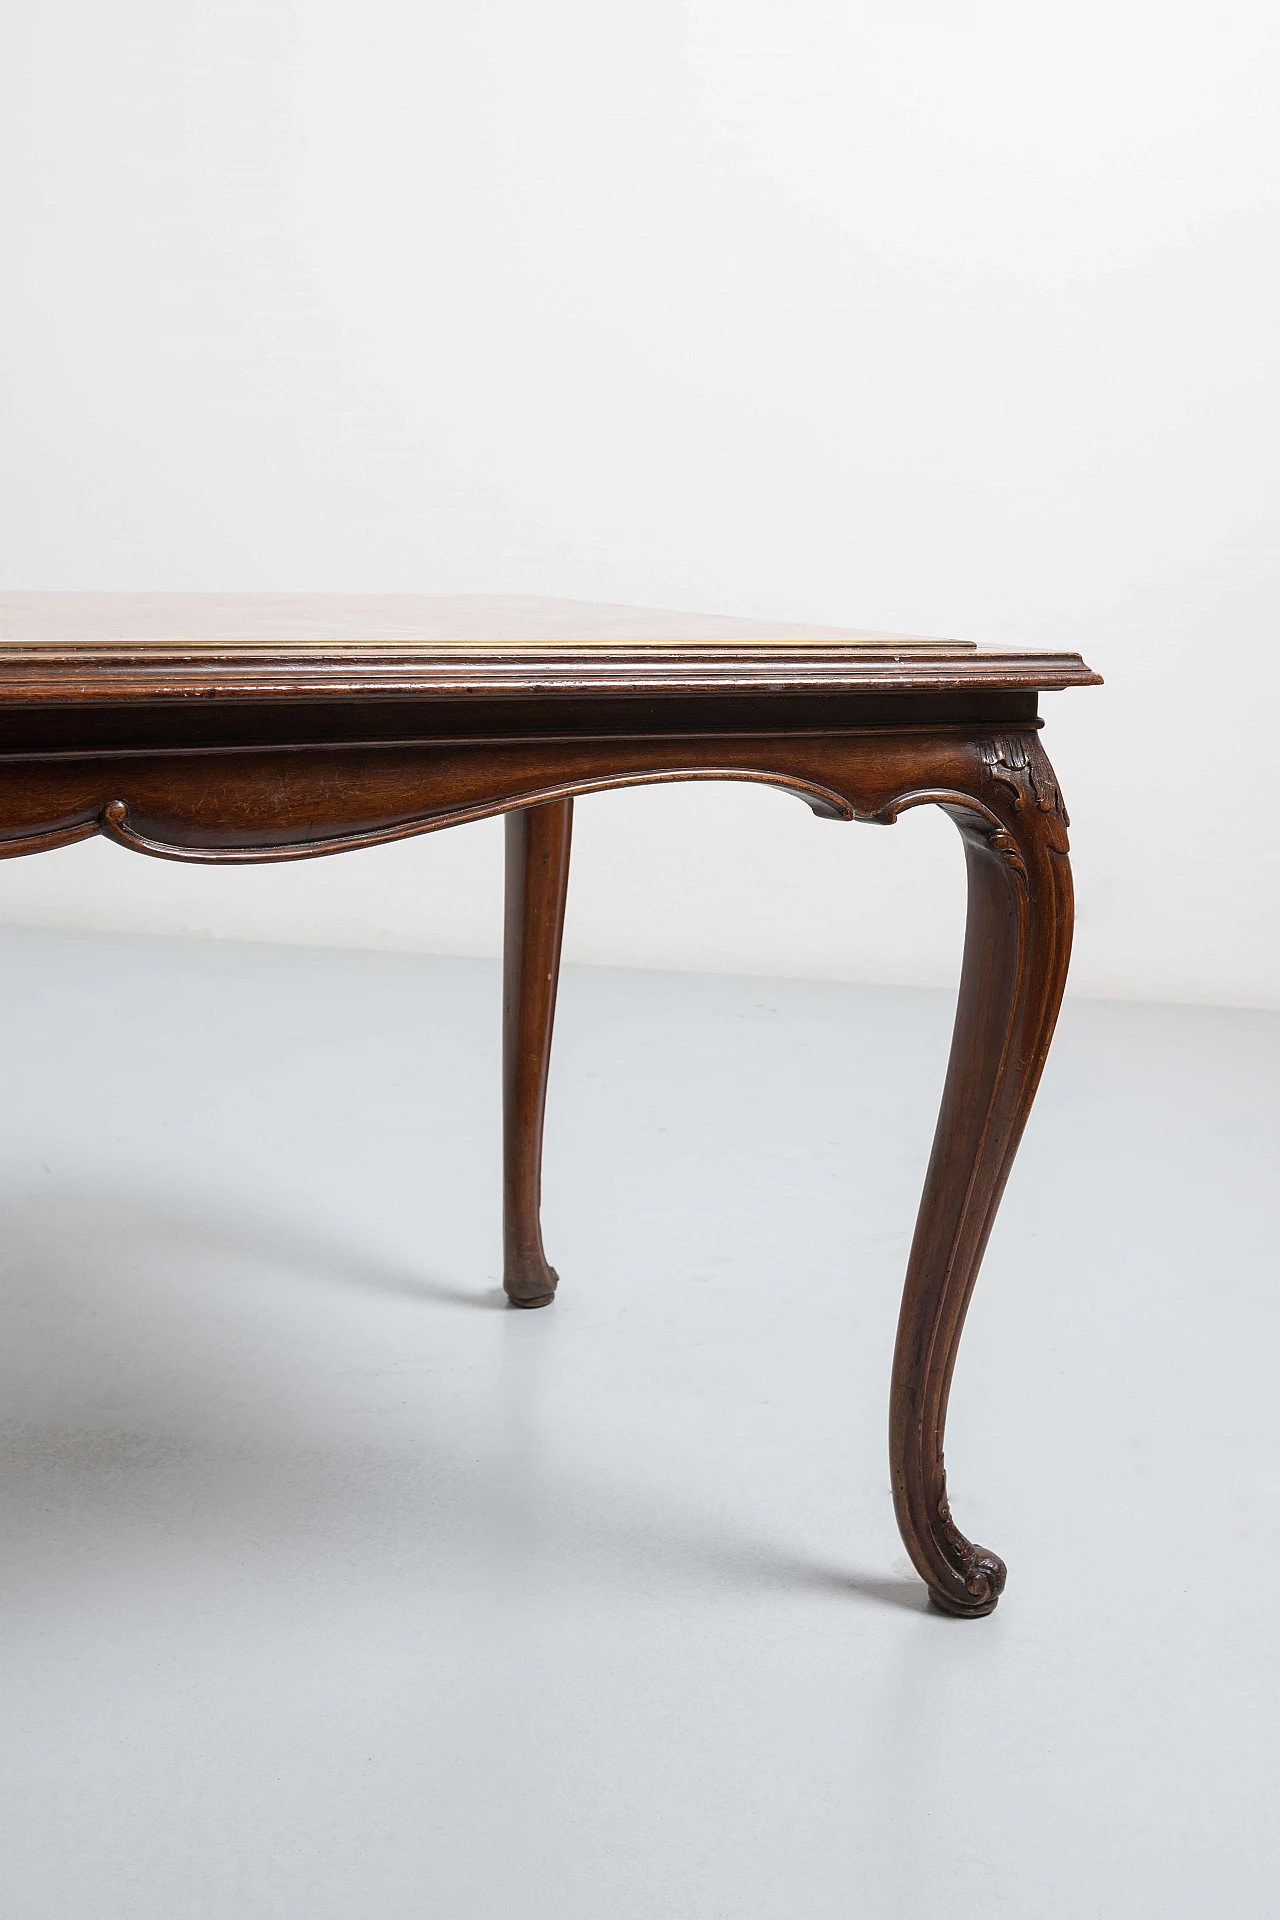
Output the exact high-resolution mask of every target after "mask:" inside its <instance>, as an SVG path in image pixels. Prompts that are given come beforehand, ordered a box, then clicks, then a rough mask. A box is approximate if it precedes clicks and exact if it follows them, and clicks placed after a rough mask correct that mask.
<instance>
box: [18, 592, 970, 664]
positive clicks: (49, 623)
mask: <svg viewBox="0 0 1280 1920" xmlns="http://www.w3.org/2000/svg"><path fill="white" fill-rule="evenodd" d="M121 644H123V645H135V646H155V647H166V646H167V647H178V648H184V647H192V646H197V647H216V646H236V647H241V646H254V645H260V646H266V647H360V646H366V647H395V648H401V647H419V646H421V647H429V648H431V649H433V650H439V649H442V648H443V649H453V648H467V649H469V648H481V647H498V648H520V647H530V648H534V649H540V648H543V647H557V646H563V647H600V648H603V649H606V650H607V649H609V648H619V649H628V650H629V649H631V648H635V647H681V646H686V647H695V648H699V649H700V648H703V647H707V646H725V647H730V648H743V647H757V646H759V647H777V646H795V647H806V646H808V647H819V648H821V647H838V648H844V647H867V648H871V649H888V650H891V651H892V652H894V653H900V652H904V651H907V652H916V651H920V652H926V653H928V652H938V651H942V652H948V653H949V652H954V651H956V650H962V651H965V652H969V651H972V648H973V643H972V642H971V641H962V640H934V639H922V638H920V637H918V636H916V635H909V634H886V633H868V632H866V631H864V630H860V629H858V628H844V627H811V626H799V625H796V624H795V623H794V622H788V621H776V620H742V619H734V618H730V617H729V616H727V615H720V614H705V613H676V612H672V611H670V610H669V609H667V608H663V607H626V606H613V605H611V604H609V603H608V602H606V601H594V600H547V599H539V598H534V597H530V596H525V595H522V594H447V593H259V594H249V593H0V646H43V645H50V646H64V647H65V646H77V645H79V646H94V645H107V646H110V645H121Z"/></svg>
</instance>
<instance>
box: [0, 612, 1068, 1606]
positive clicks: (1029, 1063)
mask: <svg viewBox="0 0 1280 1920" xmlns="http://www.w3.org/2000/svg"><path fill="white" fill-rule="evenodd" d="M22 598H23V596H10V598H9V600H8V601H7V602H6V603H5V606H4V607H3V608H0V612H2V613H3V621H0V628H2V629H3V632H0V857H2V856H5V855H15V854H23V853H32V852H39V851H41V850H44V849H48V848H53V847H57V846H61V845H65V844H67V843H69V842H71V841H75V840H80V839H83V838H85V837H86V836H87V835H90V834H95V833H100V834H103V835H105V836H107V837H108V838H110V839H112V840H114V841H115V842H116V843H117V844H118V845H120V846H122V847H126V848H129V849H131V850H133V851H135V852H141V853H147V854H151V855H154V856H157V857H160V858H162V859H169V860H182V861H192V862H196V863H204V864H223V863H228V862H230V863H236V862H263V861H276V860H295V859H308V858H314V857H316V856H318V855H322V854H326V853H333V852H340V851H343V850H346V849H350V848H358V847H363V846H372V845H377V844H379V843H381V842H384V841H391V840H397V839H402V838H405V837H407V836H409V835H413V834H417V833H428V832H433V831H436V830H438V829H439V828H441V827H447V826H451V825H455V824H458V823H459V822H462V821H467V820H475V819H479V818H481V817H483V816H484V815H487V814H495V813H506V814H508V816H509V819H508V828H507V834H508V841H507V846H508V867H507V875H508V879H507V885H508V896H507V938H506V967H505V1015H504V1063H505V1064H504V1091H505V1102H504V1112H505V1121H504V1131H505V1148H506V1151H505V1177H504V1202H505V1204H504V1218H505V1250H506V1270H505V1280H506V1286H507V1291H508V1294H509V1296H510V1297H511V1299H512V1300H513V1301H515V1302H516V1303H517V1304H520V1305H524V1306H539V1305H545V1304H547V1303H548V1302H549V1301H550V1299H551V1297H552V1294H553V1293H554V1290H555V1285H556V1275H555V1272H554V1270H553V1269H552V1268H551V1267H550V1266H549V1265H548V1263H547V1261H546V1257H545V1254H544V1252H543V1247H542V1238H541V1228H540V1222H539V1188H540V1174H541V1156H542V1120H543V1112H544V1107H545V1099H546V1089H547V1072H548V1063H549V1058H550V1048H551V1033H552V1021H553V1015H554V1008H555V991H556V975H557V971H558V965H559V954H560V941H561V934H562V930H563V924H564V907H565V895H566V887H567V879H568V866H569V843H570V821H571V807H572V800H573V798H574V796H575V795H578V794H585V793H591V792H594V791H600V790H602V789H604V788H609V787H619V786H635V785H644V784H647V783H653V782H663V781H669V780H723V779H731V780H748V781H752V782H758V783H763V784H766V785H771V786H776V787H778V788H781V789H783V790H784V791H787V792H790V793H792V794H794V795H796V796H797V797H799V798H800V799H802V800H804V801H805V803H806V804H807V805H808V806H809V807H811V808H812V809H813V811H814V812H815V813H817V814H819V815H821V816H823V817H825V818H827V819H832V820H861V821H866V822H870V823H874V824H879V825H891V824H892V823H893V822H894V821H895V820H896V819H897V818H898V817H899V816H900V815H901V814H902V813H903V812H904V811H906V810H907V809H908V808H911V807H916V806H924V805H931V806H939V807H941V808H942V809H943V810H944V811H945V812H946V813H947V814H948V815H949V816H950V817H951V819H952V820H953V821H954V822H955V824H956V826H957V827H958V829H959V831H960V835H961V839H962V841H963V844H964V850H965V856H966V859H967V862H968V871H969V920H968V932H967V936H966V945H965V959H964V975H963V983H962V986H961V991H960V997H959V1004H958V1009H957V1017H956V1027H955V1037H954V1042H953V1046H952V1053H951V1062H950V1066H949V1070H948V1075H947V1081H946V1088H945V1092H944V1096H943V1101H942V1110H941V1114H940V1116H939V1122H938V1130H937V1135H936V1138H935V1141H934V1148H933V1155H932V1159H931V1161H930V1165H929V1172H928V1177H927V1180H926V1183H925V1190H924V1196H923V1199H922V1203H921V1209H920V1217H919V1221H918V1224H917V1228H916V1235H915V1241H914V1244H913V1248H912V1253H911V1259H910V1264H909V1268H908V1273H907V1280H906V1287H905V1291H904V1296H903V1304H902V1316H901V1322H900V1327H899V1334H898V1344H897V1352H896V1357H895V1362H894V1371H893V1385H892V1394H891V1417H890V1453H891V1466H892V1476H893V1486H894V1497H895V1501H896V1505H897V1513H898V1520H899V1524H900V1526H901V1529H902V1533H903V1538H904V1540H905V1541H906V1544H907V1547H908V1550H909V1551H910V1553H911V1557H912V1559H913V1561H914V1563H915V1565H916V1566H917V1567H918V1568H919V1571H920V1573H921V1575H922V1577H923V1578H924V1580H925V1581H926V1582H927V1583H928V1585H929V1589H930V1592H931V1593H932V1595H933V1598H934V1600H935V1601H936V1602H937V1604H938V1605H939V1606H940V1607H943V1608H944V1609H946V1610H947V1611H949V1612H952V1613H959V1614H968V1615H978V1614H983V1613H987V1612H989V1611H990V1610H991V1608H992V1607H993V1606H994V1605H995V1604H996V1600H997V1599H998V1597H999V1593H1000V1590H1001V1587H1002V1586H1003V1583H1004V1567H1003V1564H1002V1562H1001V1561H1000V1560H999V1559H998V1558H997V1556H996V1555H995V1554H993V1553H990V1552H988V1551H987V1550H985V1549H984V1548H981V1547H977V1546H975V1545H973V1544H971V1543H970V1542H969V1541H968V1540H967V1539H966V1538H965V1536H964V1535H963V1534H962V1533H961V1532H960V1530H959V1528H958V1527H957V1525H956V1524H955V1522H954V1520H953V1519H952V1516H951V1510H950V1506H949V1502H948V1494H947V1483H946V1472H945V1466H944V1461H943V1439H944V1432H945V1425H946V1414H947V1400H948V1395H949V1392H950V1386H951V1379H952V1373H953V1369H954V1366H955V1360H956V1352H957V1347H958V1344H959V1339H960V1334H961V1329H962V1327H963V1323H964V1316H965V1312H966V1309H967V1306H968V1302H969V1298H970V1295H971V1292H972V1289H973V1284H974V1280H975V1278H976V1275H977V1271H978V1267H979V1264H980V1261H981V1259H982V1254H983V1250H984V1248H985V1246H986V1243H987V1238H988V1235H989V1234H990V1231H991V1225H992V1222H993V1220H994V1217H995V1211H996V1208H997V1206H998V1204H999V1200H1000V1195H1001V1192H1002V1190H1003V1187H1004V1183H1005V1180H1006V1179H1007V1177H1008V1173H1009V1168H1010V1165H1011V1163H1012V1159H1013V1155H1014V1153H1015V1151H1016V1148H1017V1144H1018V1140H1019V1137H1020V1135H1021V1132H1022V1128H1023V1126H1024V1124H1025V1122H1026V1118H1027V1114H1028V1111H1029V1109H1030V1105H1031V1101H1032V1099H1033V1097H1034V1094H1035V1089H1036V1085H1037V1082H1038V1080H1039V1077H1040V1072H1041V1069H1042V1067H1043V1064H1044V1059H1045V1055H1046V1052H1047V1049H1048V1046H1049V1042H1050V1039H1051V1037H1052V1032H1053V1025H1054V1021H1055V1018H1056V1016H1057V1011H1058V1005H1059V1002H1060V999H1061V996H1062V989H1063V983H1064V980H1065V976H1066V967H1067V959H1068V954H1069V950H1070V941H1071V911H1072V906H1071V898H1072V897H1071V878H1070V868H1069V863H1068V857H1067V831H1066V829H1067V817H1066V813H1065V810H1064V809H1063V806H1062V803H1061V798H1060V795H1059V792H1058V786H1057V781H1056V779H1055V777H1054V774H1053V771H1052V769H1051V768H1050V766H1049V763H1048V760H1047V759H1046V757H1045V754H1044V750H1043V748H1042V747H1041V744H1040V739H1039V727H1040V721H1039V717H1038V709H1037V696H1038V694H1039V692H1041V691H1044V690H1048V689H1060V688H1063V687H1069V686H1085V685H1090V684H1093V683H1095V682H1096V679H1097V676H1096V675H1095V674H1093V673H1091V672H1090V670H1089V669H1088V668H1087V667H1086V666H1084V664H1083V663H1082V662H1081V660H1080V659H1079V657H1078V656H1077V655H1074V654H1055V655H1041V654H994V653H983V652H981V651H978V650H975V649H972V648H965V647H963V646H960V645H958V644H955V643H938V642H931V643H927V644H919V645H912V644H910V643H906V642H897V641H891V640H876V641H868V640H866V639H865V638H856V639H855V638H851V637H850V636H838V637H836V638H831V637H828V636H825V635H819V636H816V637H815V638H814V639H813V640H812V641H809V640H808V639H807V638H806V637H805V636H804V634H803V632H801V633H800V634H799V635H797V634H796V632H795V631H794V630H792V631H791V632H790V633H789V634H788V635H787V636H786V637H785V639H784V638H775V639H771V638H770V637H769V636H768V635H767V634H763V635H742V634H740V633H734V634H721V635H720V636H719V637H714V636H713V637H710V638H708V637H697V636H693V635H691V637H690V639H689V640H688V641H687V642H686V643H684V644H680V643H679V642H678V640H673V638H672V637H671V635H670V633H669V632H667V633H666V634H665V635H664V637H663V638H662V639H661V641H660V642H659V641H654V642H652V643H650V642H648V641H646V640H645V639H644V637H643V636H642V635H641V636H640V637H637V636H636V633H635V631H634V623H633V625H632V626H630V627H629V626H628V625H627V622H626V621H623V620H621V619H620V618H619V619H617V620H615V622H614V625H613V627H612V629H611V631H610V634H609V635H608V636H606V638H605V639H604V640H598V639H591V638H584V636H583V632H582V622H583V620H584V619H585V618H586V616H585V615H583V614H582V612H581V609H579V610H578V611H577V613H576V614H575V613H567V614H565V615H564V622H563V631H562V634H561V637H560V639H559V641H558V642H557V643H555V644H551V643H549V642H548V640H547V637H546V632H544V628H545V629H552V630H553V629H554V628H555V621H554V620H553V618H552V616H551V615H550V614H548V613H546V610H545V609H546V604H547V603H539V605H540V607H541V608H542V612H540V613H539V615H538V619H539V620H540V621H542V623H543V625H542V627H540V628H539V637H537V638H535V639H533V640H532V641H530V640H527V639H525V640H519V641H513V640H504V639H502V637H501V636H496V637H494V638H493V639H492V640H491V641H490V642H489V643H487V644H485V645H484V646H477V645H476V644H475V643H474V642H473V641H471V640H467V641H459V642H457V643H456V644H455V643H452V642H450V641H448V640H444V641H440V640H438V639H433V640H432V641H431V642H430V643H429V644H428V642H427V641H426V640H422V641H421V642H416V641H414V640H413V639H412V636H410V638H409V640H408V641H407V642H405V643H402V642H400V641H396V642H395V643H394V644H393V643H388V642H379V643H377V644H372V643H371V644H364V643H362V642H360V641H358V640H357V641H350V640H343V641H341V642H332V643H329V642H326V643H323V644H317V645H308V644H306V643H305V639H304V641H303V642H301V643H300V642H299V641H297V640H296V639H294V640H290V641H289V642H288V643H287V644H285V643H281V644H276V645H266V644H261V643H253V644H250V643H245V642H243V641H242V640H240V639H238V638H230V639H228V640H227V641H226V642H225V643H223V642H220V641H212V642H211V641H209V640H207V639H201V640H200V641H198V642H196V641H192V642H191V643H189V644H188V645H186V646H183V645H182V644H180V643H171V642H169V641H167V640H161V641H158V642H156V641H143V640H136V639H121V640H118V641H116V642H114V643H112V642H104V641H102V640H101V639H100V638H94V637H92V636H90V637H87V638H81V639H76V638H75V637H72V638H66V637H65V636H64V637H63V638H61V639H58V640H55V641H50V640H48V639H45V640H41V639H40V638H39V636H38V635H37V634H36V633H35V625H36V624H37V623H36V622H35V616H34V615H33V617H32V619H33V624H32V632H31V635H30V637H24V636H26V634H27V630H26V628H25V627H24V625H23V618H24V616H23V615H22V609H21V607H18V608H17V611H16V612H15V610H14V609H15V603H16V602H17V601H20V600H22ZM31 598H32V599H33V600H35V599H38V598H39V596H32V597H31ZM613 611H614V614H615V615H616V614H618V613H619V610H617V609H615V610H613ZM621 611H622V612H626V611H627V610H621ZM117 615H118V610H108V612H107V613H104V614H103V615H102V618H103V619H104V620H107V622H108V624H110V622H111V621H112V620H116V619H117ZM120 617H123V616H120ZM210 617H211V616H210V615H209V614H208V609H207V608H204V609H203V611H202V612H201V613H200V618H201V619H207V618H210ZM344 617H345V616H344ZM478 618H479V616H477V619H478ZM661 618H662V619H663V620H667V621H669V620H670V619H672V618H673V616H667V615H664V616H661ZM192 620H193V624H198V621H197V620H196V618H195V613H194V612H193V616H192ZM485 621H486V623H488V621H489V616H487V615H486V616H485ZM575 622H576V624H575ZM6 623H7V624H6ZM15 623H16V632H15ZM73 624H74V623H73ZM410 625H412V622H410ZM622 629H625V631H623V630H622ZM5 632H7V633H8V634H9V635H10V638H9V639H8V640H7V641H6V640H5V639H4V638H3V633H5Z"/></svg>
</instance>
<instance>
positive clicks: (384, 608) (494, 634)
mask: <svg viewBox="0 0 1280 1920" xmlns="http://www.w3.org/2000/svg"><path fill="white" fill-rule="evenodd" d="M1097 678H1098V676H1097V675H1096V674H1094V673H1092V672H1091V671H1090V669H1089V668H1088V667H1086V666H1085V665H1084V663H1083V661H1082V660H1081V659H1080V656H1079V655H1078V654H1042V653H1016V652H1005V651H1000V652H997V651H986V650H983V649H980V648H978V647H977V646H975V645H974V643H973V642H972V641H966V640H953V639H942V638H925V637H922V636H917V635H903V634H884V633H872V632H867V631H865V630H862V629H858V628H854V627H848V628H844V627H823V626H807V625H800V624H796V623H794V622H785V621H784V622H779V621H765V620H747V619H740V618H733V617H729V616H721V615H709V614H690V613H679V612H675V611H671V610H669V609H665V608H647V607H629V606H617V605H612V604H609V603H606V602H595V601H588V600H557V599H545V598H537V597H530V596H524V595H516V594H489V595H467V594H294V593H279V594H236V593H192V594H186V593H181V594H179V593H4V594H0V701H5V702H12V701H19V702H22V703H24V704H25V703H26V702H27V701H30V700H75V701H85V700H94V701H97V700H101V699H111V700H114V699H121V698H147V699H156V698H165V697H166V696H172V695H183V694H186V695H190V694H192V693H201V694H206V695H215V696H216V695H219V694H221V695H225V696H228V697H233V698H234V697H240V698H246V697H247V698H254V699H257V698H260V697H273V696H284V695H288V694H293V695H303V696H310V695H312V694H315V693H317V692H320V693H324V694H330V695H340V696H343V697H348V698H349V697H360V696H362V695H373V696H377V695H382V696H383V697H398V698H405V697H413V696H421V697H430V696H432V695H434V696H437V697H440V696H443V695H448V696H454V695H458V694H468V695H470V694H475V695H482V696H483V695H488V696H490V697H495V696H502V697H507V696H509V695H511V694H516V693H518V694H534V693H539V692H548V693H550V692H555V693H584V694H585V693H593V692H599V693H644V692H654V691H658V690H668V689H671V688H675V687H678V688H680V689H682V690H684V691H689V692H698V691H707V692H711V691H723V692H728V691H745V690H760V691H770V690H772V691H779V692H785V691H798V690H805V691H821V690H824V689H828V690H833V691H835V690H840V691H858V690H872V689H890V688H891V689H895V690H903V691H907V690H911V689H916V688H918V689H920V690H926V689H929V690H937V689H940V688H951V687H964V686H974V685H980V686H985V687H1008V688H1037V689H1041V690H1048V689H1053V688H1058V687H1065V686H1080V685H1088V684H1091V683H1095V682H1096V681H1097Z"/></svg>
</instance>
